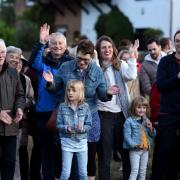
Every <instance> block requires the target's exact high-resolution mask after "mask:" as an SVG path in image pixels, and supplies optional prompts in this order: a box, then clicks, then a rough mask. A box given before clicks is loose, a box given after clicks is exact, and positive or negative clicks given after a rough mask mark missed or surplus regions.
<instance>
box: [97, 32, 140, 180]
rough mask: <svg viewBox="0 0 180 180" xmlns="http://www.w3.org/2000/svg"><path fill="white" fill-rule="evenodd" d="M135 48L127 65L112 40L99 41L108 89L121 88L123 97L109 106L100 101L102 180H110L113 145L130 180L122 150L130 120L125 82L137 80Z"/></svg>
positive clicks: (101, 38)
mask: <svg viewBox="0 0 180 180" xmlns="http://www.w3.org/2000/svg"><path fill="white" fill-rule="evenodd" d="M136 48H137V44H136V43H135V45H134V46H133V48H132V50H131V52H132V53H131V54H130V58H129V60H127V62H125V61H120V60H119V59H118V53H117V49H116V47H115V44H114V42H113V40H112V39H111V38H110V37H108V36H105V35H103V36H101V37H100V38H99V39H98V40H97V44H96V50H97V53H98V58H99V63H100V66H101V68H102V70H103V73H104V77H105V80H106V83H107V87H110V86H112V85H118V86H119V88H120V93H119V94H118V95H113V97H112V99H111V101H108V102H106V103H104V102H102V101H100V100H99V101H98V113H99V116H100V122H101V136H100V142H99V148H98V165H99V179H100V180H110V179H111V176H110V161H111V155H112V149H113V142H114V143H115V144H116V146H117V147H118V150H119V152H120V153H121V155H122V161H123V177H124V179H125V180H126V179H128V178H129V173H130V164H129V157H128V156H129V154H128V152H127V151H125V150H123V124H124V121H125V118H127V117H128V109H129V93H128V89H127V86H126V81H129V80H132V79H135V78H136V76H137V66H136V59H135V58H134V51H135V49H136Z"/></svg>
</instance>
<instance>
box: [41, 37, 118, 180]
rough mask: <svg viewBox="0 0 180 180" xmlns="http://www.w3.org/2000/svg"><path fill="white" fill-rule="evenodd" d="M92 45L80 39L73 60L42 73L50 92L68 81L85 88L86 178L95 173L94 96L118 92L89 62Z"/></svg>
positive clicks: (96, 118)
mask: <svg viewBox="0 0 180 180" xmlns="http://www.w3.org/2000/svg"><path fill="white" fill-rule="evenodd" d="M93 57H94V44H93V43H92V42H91V41H90V40H82V41H81V42H80V43H79V45H78V47H77V55H76V60H75V61H69V62H66V63H64V64H63V65H62V66H61V67H60V68H59V69H58V72H57V73H56V75H55V77H54V78H53V75H52V73H51V72H50V71H47V72H44V78H45V79H46V80H47V82H48V83H47V88H48V89H49V90H51V91H58V90H59V89H62V88H63V89H65V88H66V85H67V83H68V81H69V80H73V79H75V80H81V81H82V82H83V84H84V88H85V101H86V103H87V104H88V105H89V107H90V110H91V114H92V128H91V129H90V130H89V133H88V176H89V178H88V179H90V178H91V179H92V177H93V179H94V176H95V173H96V161H95V160H96V159H95V157H96V145H97V142H98V141H99V138H100V120H99V115H98V112H97V98H99V99H100V100H101V101H104V102H105V101H109V100H111V98H112V95H113V94H118V93H119V87H117V86H116V85H114V86H110V87H109V88H107V86H106V83H105V79H104V76H103V72H102V70H101V68H100V67H99V66H98V65H97V64H96V63H94V62H93V60H92V59H93Z"/></svg>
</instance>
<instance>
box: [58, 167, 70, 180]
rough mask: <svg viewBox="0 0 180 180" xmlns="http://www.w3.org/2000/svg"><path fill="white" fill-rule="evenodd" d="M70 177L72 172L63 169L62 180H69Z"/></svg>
mask: <svg viewBox="0 0 180 180" xmlns="http://www.w3.org/2000/svg"><path fill="white" fill-rule="evenodd" d="M69 177H70V171H67V170H64V169H63V171H62V173H61V177H60V180H66V179H69Z"/></svg>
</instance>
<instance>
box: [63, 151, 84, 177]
mask: <svg viewBox="0 0 180 180" xmlns="http://www.w3.org/2000/svg"><path fill="white" fill-rule="evenodd" d="M74 154H76V156H77V161H78V171H79V179H80V180H87V151H82V152H69V151H62V166H63V167H62V173H61V177H60V180H68V179H69V176H70V172H71V165H72V158H73V155H74Z"/></svg>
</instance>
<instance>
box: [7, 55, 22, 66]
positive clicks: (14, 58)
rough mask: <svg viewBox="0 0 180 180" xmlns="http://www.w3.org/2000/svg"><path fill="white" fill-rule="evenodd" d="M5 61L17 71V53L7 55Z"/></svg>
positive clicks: (18, 58)
mask: <svg viewBox="0 0 180 180" xmlns="http://www.w3.org/2000/svg"><path fill="white" fill-rule="evenodd" d="M6 61H7V62H8V64H9V65H10V66H11V67H12V68H15V69H17V67H18V64H19V61H20V55H19V54H17V53H7V56H6Z"/></svg>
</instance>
